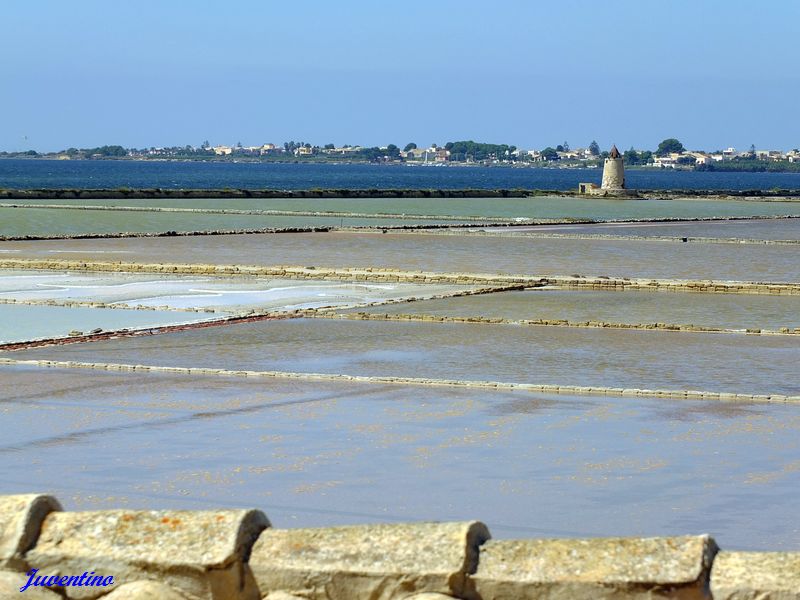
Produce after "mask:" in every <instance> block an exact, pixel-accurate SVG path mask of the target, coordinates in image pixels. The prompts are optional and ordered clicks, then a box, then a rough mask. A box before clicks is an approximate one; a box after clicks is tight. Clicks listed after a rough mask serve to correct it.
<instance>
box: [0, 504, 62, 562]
mask: <svg viewBox="0 0 800 600" xmlns="http://www.w3.org/2000/svg"><path fill="white" fill-rule="evenodd" d="M56 510H61V505H60V504H59V503H58V500H56V499H55V498H53V497H52V496H46V495H43V494H20V495H16V496H0V568H4V569H11V570H15V571H27V570H28V565H27V564H26V562H25V560H24V558H23V556H24V554H25V553H26V552H27V551H28V550H30V549H31V548H32V547H33V545H34V544H35V543H36V539H37V538H38V537H39V531H40V529H41V526H42V521H44V518H45V517H46V516H47V515H48V514H50V513H51V512H53V511H56Z"/></svg>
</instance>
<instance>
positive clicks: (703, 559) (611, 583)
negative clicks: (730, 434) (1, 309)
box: [0, 494, 800, 600]
mask: <svg viewBox="0 0 800 600" xmlns="http://www.w3.org/2000/svg"><path fill="white" fill-rule="evenodd" d="M490 538H491V536H490V534H489V531H488V529H487V528H486V526H485V525H484V524H483V523H480V522H478V521H472V522H464V523H412V524H391V525H361V526H350V527H334V528H320V529H274V528H271V527H270V522H269V520H268V519H267V517H266V516H265V515H264V514H263V513H262V512H261V511H258V510H219V511H135V510H109V511H87V512H64V511H62V510H61V506H60V504H59V503H58V501H57V500H56V499H54V498H52V497H50V496H46V495H37V494H28V495H17V496H0V599H6V598H35V599H44V600H46V599H48V598H49V599H57V598H71V599H76V600H77V599H87V600H90V599H94V598H100V597H102V598H106V599H108V600H145V599H146V600H150V599H164V600H223V599H232V600H240V599H241V600H249V599H252V600H260V599H268V600H292V599H294V600H298V599H306V600H350V599H353V600H356V599H359V600H360V599H369V600H395V599H401V598H416V599H417V600H424V599H427V600H434V599H440V600H441V599H447V598H460V599H464V600H505V599H508V600H511V599H523V600H524V599H539V598H547V599H578V600H580V599H587V600H588V599H590V598H591V599H596V598H601V599H617V598H641V599H645V598H647V599H653V598H686V599H696V598H698V599H699V598H715V599H729V600H746V599H753V600H755V599H759V600H789V599H795V600H797V599H800V552H799V553H777V552H775V553H773V552H763V553H757V552H724V551H723V552H720V551H719V550H718V548H717V545H716V544H715V542H714V540H713V539H711V538H710V537H708V536H704V535H703V536H684V537H669V538H606V539H583V540H581V539H575V540H542V539H532V540H510V541H507V540H502V541H492V540H491V539H490ZM110 576H111V577H113V582H111V581H110V580H109V577H110ZM81 577H83V578H82V579H81ZM86 581H90V582H93V585H88V584H86ZM28 583H31V585H30V586H28V587H27V588H26V589H25V591H24V592H22V593H20V588H22V587H26V585H27V584H28ZM37 583H39V584H42V585H36V584H37Z"/></svg>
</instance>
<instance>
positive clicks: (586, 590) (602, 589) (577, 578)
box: [474, 536, 717, 600]
mask: <svg viewBox="0 0 800 600" xmlns="http://www.w3.org/2000/svg"><path fill="white" fill-rule="evenodd" d="M716 551H717V546H716V544H715V543H714V541H713V540H712V539H711V538H709V537H708V536H696V537H694V536H693V537H689V536H687V537H673V538H641V539H640V538H607V539H586V540H519V541H516V540H514V541H496V542H489V543H488V544H486V545H485V546H484V547H483V548H482V549H481V559H480V565H479V567H478V572H477V574H476V575H475V576H474V581H475V586H476V589H477V591H478V593H479V594H480V598H482V600H512V599H513V600H533V599H536V600H539V599H544V598H546V599H548V600H561V599H563V600H582V599H586V600H590V599H591V600H597V599H604V600H610V599H617V598H619V599H622V598H625V599H626V600H627V599H631V598H641V599H645V598H647V599H652V598H679V599H682V598H687V599H697V598H708V590H707V588H708V575H709V570H710V568H711V561H712V559H713V557H714V554H715V553H716Z"/></svg>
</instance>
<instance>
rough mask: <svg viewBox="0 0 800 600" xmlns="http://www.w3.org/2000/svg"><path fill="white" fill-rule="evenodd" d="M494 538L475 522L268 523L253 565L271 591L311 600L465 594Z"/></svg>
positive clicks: (264, 589) (263, 585) (266, 589)
mask: <svg viewBox="0 0 800 600" xmlns="http://www.w3.org/2000/svg"><path fill="white" fill-rule="evenodd" d="M489 537H490V535H489V531H488V529H487V528H486V526H485V525H484V524H483V523H480V522H477V521H473V522H464V523H417V524H398V525H363V526H353V527H334V528H325V529H284V530H278V529H270V530H267V531H265V532H264V533H263V534H262V535H261V537H260V538H259V540H258V542H256V544H255V546H254V548H253V554H252V556H251V558H250V567H251V568H252V570H253V574H254V575H255V578H256V581H257V582H258V586H259V588H260V589H261V594H262V596H265V597H266V596H268V595H269V594H271V593H274V592H278V591H284V592H287V593H290V594H295V595H297V596H301V597H303V598H309V599H312V600H317V599H319V600H356V599H362V598H369V599H370V600H389V599H395V598H407V597H409V596H411V595H413V594H420V593H423V592H431V593H434V592H436V593H440V594H446V595H452V596H456V597H462V596H463V595H465V594H467V593H468V589H467V588H468V586H469V578H468V575H469V574H470V573H474V572H475V569H476V567H477V564H478V548H479V546H480V545H481V544H482V543H483V542H485V541H486V540H487V539H489Z"/></svg>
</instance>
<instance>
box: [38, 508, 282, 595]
mask: <svg viewBox="0 0 800 600" xmlns="http://www.w3.org/2000/svg"><path fill="white" fill-rule="evenodd" d="M267 527H269V521H268V520H267V517H266V516H265V515H264V513H262V512H261V511H257V510H224V511H125V510H113V511H97V512H74V513H66V512H57V513H51V514H50V515H49V516H48V517H47V518H46V519H45V520H44V523H43V524H42V529H41V534H40V536H39V541H38V542H37V544H36V546H35V547H34V548H33V549H32V550H31V551H30V552H28V554H27V555H26V557H25V558H26V560H27V561H28V563H29V564H30V565H31V566H32V567H34V568H37V569H39V572H40V573H41V574H46V575H80V574H81V573H83V572H85V571H95V572H96V573H97V574H98V575H101V574H102V575H104V576H108V575H113V577H114V583H115V585H120V586H121V585H124V584H126V583H132V582H135V581H140V580H152V581H159V582H162V583H165V584H167V585H169V586H170V587H172V588H175V589H176V590H178V591H180V592H181V593H183V594H184V595H186V596H187V597H188V598H191V599H198V600H219V599H223V598H224V599H226V600H228V599H239V598H258V597H259V596H258V590H257V588H256V587H255V582H254V580H253V579H252V576H251V574H250V572H249V570H248V569H247V568H246V564H245V563H246V561H247V559H248V556H249V554H250V551H251V549H252V545H253V542H255V540H256V538H257V537H258V535H259V533H261V531H262V530H264V529H265V528H267ZM108 591H109V590H108V588H99V589H98V588H91V587H66V588H64V592H65V594H66V595H67V597H68V598H95V597H97V596H99V595H100V594H101V593H103V592H108Z"/></svg>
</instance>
